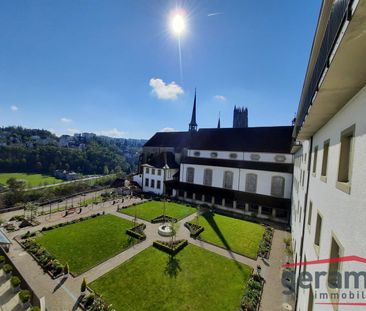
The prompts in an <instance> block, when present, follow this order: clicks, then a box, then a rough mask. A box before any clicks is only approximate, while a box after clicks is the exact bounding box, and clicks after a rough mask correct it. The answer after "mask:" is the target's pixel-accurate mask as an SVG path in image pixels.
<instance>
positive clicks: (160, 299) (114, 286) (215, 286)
mask: <svg viewBox="0 0 366 311" xmlns="http://www.w3.org/2000/svg"><path fill="white" fill-rule="evenodd" d="M152 263H153V267H152ZM250 273H251V269H250V267H248V266H246V265H243V264H241V263H238V262H235V261H234V260H230V259H228V258H225V257H223V256H220V255H218V254H215V253H212V252H210V251H207V250H205V249H203V248H200V247H197V246H194V245H191V244H189V245H187V246H186V247H185V248H184V249H183V250H182V251H181V252H179V253H178V254H177V255H175V256H174V257H172V256H171V255H169V254H166V253H164V252H162V251H160V250H157V249H155V248H153V247H149V248H147V249H146V250H144V251H142V252H140V253H139V254H137V255H136V256H134V257H133V258H131V259H130V260H128V261H126V262H124V263H123V264H121V265H120V266H118V267H116V268H115V269H113V270H112V271H110V272H108V273H106V274H104V275H103V276H102V277H100V278H99V279H97V280H96V281H94V282H92V283H91V284H89V286H90V287H91V288H92V289H93V290H94V291H95V292H96V293H97V294H101V295H102V297H103V298H104V299H105V301H108V303H110V304H112V305H113V307H114V308H115V309H117V310H123V311H134V310H139V311H148V310H174V311H186V310H190V311H222V310H237V308H238V307H239V305H240V300H241V297H242V294H243V291H244V288H245V284H246V282H247V280H248V279H249V276H250ZM129 293H133V294H129Z"/></svg>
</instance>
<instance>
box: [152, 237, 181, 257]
mask: <svg viewBox="0 0 366 311" xmlns="http://www.w3.org/2000/svg"><path fill="white" fill-rule="evenodd" d="M187 245H188V241H187V240H179V241H175V242H173V243H171V242H166V241H154V243H153V246H154V247H155V248H157V249H159V250H161V251H163V252H166V253H168V254H170V255H176V254H177V253H178V252H179V251H181V250H182V249H183V248H184V247H186V246H187Z"/></svg>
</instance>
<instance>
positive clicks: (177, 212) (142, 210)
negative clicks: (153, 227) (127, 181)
mask: <svg viewBox="0 0 366 311" xmlns="http://www.w3.org/2000/svg"><path fill="white" fill-rule="evenodd" d="M163 204H164V203H163V202H161V201H150V202H145V203H142V204H139V205H138V206H137V210H136V207H135V206H130V207H127V208H123V209H121V210H120V212H121V213H123V214H127V215H130V216H135V213H136V216H137V217H138V218H141V219H145V220H149V221H150V220H152V219H154V218H156V217H158V216H160V215H163ZM194 212H196V209H194V208H191V207H187V206H185V205H183V204H179V203H173V202H167V203H166V215H167V216H170V217H173V218H176V219H182V218H184V217H187V216H188V215H190V214H193V213H194Z"/></svg>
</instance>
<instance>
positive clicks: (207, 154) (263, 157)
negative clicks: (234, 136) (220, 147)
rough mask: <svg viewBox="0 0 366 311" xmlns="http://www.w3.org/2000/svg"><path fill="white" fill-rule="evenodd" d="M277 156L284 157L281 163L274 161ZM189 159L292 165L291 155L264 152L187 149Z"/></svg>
mask: <svg viewBox="0 0 366 311" xmlns="http://www.w3.org/2000/svg"><path fill="white" fill-rule="evenodd" d="M196 152H199V153H200V155H199V156H196V155H195V153H196ZM212 152H216V153H217V157H216V158H213V157H212V156H211V153H212ZM231 154H236V155H237V157H236V158H231V157H230V155H231ZM253 154H254V155H258V156H259V160H252V159H251V156H252V155H253ZM277 155H280V156H284V157H285V159H284V161H282V162H279V161H276V160H275V157H276V156H277ZM188 156H189V157H195V158H210V159H225V160H237V161H244V160H245V161H257V162H274V163H275V162H278V163H292V155H291V154H286V153H266V152H236V151H216V150H197V149H189V150H188Z"/></svg>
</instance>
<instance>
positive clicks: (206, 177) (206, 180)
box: [203, 168, 212, 186]
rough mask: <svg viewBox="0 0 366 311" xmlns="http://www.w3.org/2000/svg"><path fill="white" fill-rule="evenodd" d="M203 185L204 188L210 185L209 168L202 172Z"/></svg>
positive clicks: (210, 172) (210, 175)
mask: <svg viewBox="0 0 366 311" xmlns="http://www.w3.org/2000/svg"><path fill="white" fill-rule="evenodd" d="M203 184H204V185H205V186H211V185H212V170H211V169H209V168H206V169H205V170H204V172H203Z"/></svg>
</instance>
